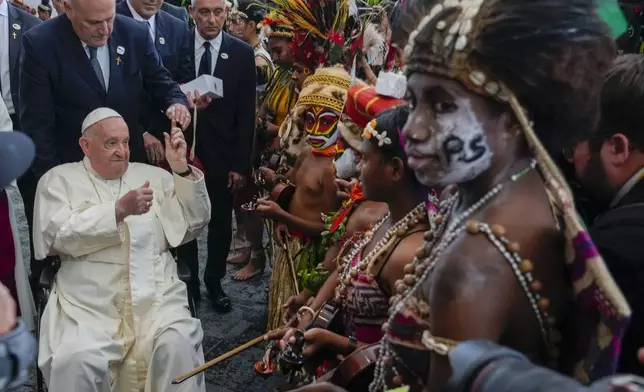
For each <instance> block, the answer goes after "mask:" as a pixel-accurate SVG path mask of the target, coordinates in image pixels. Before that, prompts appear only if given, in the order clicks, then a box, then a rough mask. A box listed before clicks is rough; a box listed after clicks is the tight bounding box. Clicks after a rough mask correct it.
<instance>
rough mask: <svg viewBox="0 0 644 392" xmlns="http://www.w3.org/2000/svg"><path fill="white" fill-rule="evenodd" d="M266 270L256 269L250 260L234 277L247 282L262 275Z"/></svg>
mask: <svg viewBox="0 0 644 392" xmlns="http://www.w3.org/2000/svg"><path fill="white" fill-rule="evenodd" d="M263 272H264V271H262V270H261V269H256V268H255V266H254V265H253V263H252V262H248V264H246V266H245V267H244V268H242V269H241V271H239V272H237V273H236V274H235V276H233V279H234V280H236V281H238V282H245V281H247V280H251V279H254V278H256V277H257V276H260V275H261V274H262V273H263Z"/></svg>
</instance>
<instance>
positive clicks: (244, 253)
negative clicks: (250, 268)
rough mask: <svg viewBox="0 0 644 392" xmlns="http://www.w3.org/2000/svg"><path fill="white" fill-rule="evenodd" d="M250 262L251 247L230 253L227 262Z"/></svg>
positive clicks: (234, 263) (241, 263) (239, 263)
mask: <svg viewBox="0 0 644 392" xmlns="http://www.w3.org/2000/svg"><path fill="white" fill-rule="evenodd" d="M249 262H250V248H245V249H242V250H240V251H239V252H235V253H229V254H228V259H226V263H228V264H233V265H244V264H248V263H249Z"/></svg>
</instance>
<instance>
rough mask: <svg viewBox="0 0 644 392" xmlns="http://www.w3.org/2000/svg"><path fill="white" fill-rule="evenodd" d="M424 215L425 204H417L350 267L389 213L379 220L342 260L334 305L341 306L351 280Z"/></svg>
mask: <svg viewBox="0 0 644 392" xmlns="http://www.w3.org/2000/svg"><path fill="white" fill-rule="evenodd" d="M424 215H425V202H422V203H420V204H418V205H417V206H416V207H414V208H413V209H412V210H411V211H409V212H408V213H407V214H406V215H405V216H404V217H403V218H402V219H400V220H399V221H398V222H396V223H394V224H393V225H392V226H391V227H390V228H389V229H388V230H387V231H386V232H385V234H384V235H383V236H382V238H381V239H380V241H378V243H377V244H376V245H375V246H374V247H373V249H372V250H371V251H370V252H369V253H368V254H367V255H366V256H363V257H362V259H361V260H360V262H359V263H357V264H356V265H355V266H352V265H351V263H352V261H353V259H354V258H355V257H356V256H357V255H358V253H359V252H361V251H362V250H363V249H364V247H365V246H367V244H369V243H370V242H371V240H372V239H373V236H374V235H375V233H376V232H377V231H378V229H379V228H380V227H381V226H382V225H383V224H384V222H385V221H386V219H387V218H388V217H389V216H390V214H389V213H387V215H385V217H384V218H383V219H381V220H380V221H379V222H378V223H377V224H376V226H374V228H373V229H372V230H371V233H370V235H369V236H365V238H363V240H362V241H361V242H360V243H359V244H357V246H355V247H354V248H353V250H352V251H351V252H350V253H349V254H347V256H346V257H344V260H343V261H342V263H341V268H342V272H341V274H340V277H339V281H338V287H337V288H336V296H335V302H336V304H341V303H343V302H344V299H345V296H346V294H347V287H348V286H351V278H356V277H357V276H358V273H359V272H358V271H359V270H360V271H366V270H367V268H369V267H370V266H371V265H372V263H373V262H375V261H376V260H377V259H378V257H379V256H380V255H382V252H383V250H384V249H386V248H387V247H388V245H389V244H390V243H391V241H392V240H393V239H394V238H395V237H403V236H404V235H405V234H406V233H407V231H409V229H410V228H412V227H414V226H416V225H418V224H419V223H420V222H421V219H422V217H423V216H424Z"/></svg>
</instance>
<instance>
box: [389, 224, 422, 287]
mask: <svg viewBox="0 0 644 392" xmlns="http://www.w3.org/2000/svg"><path fill="white" fill-rule="evenodd" d="M423 234H424V231H419V232H417V233H413V234H410V235H408V236H407V237H405V238H404V239H403V240H402V241H400V243H398V245H397V246H396V249H394V251H393V252H392V253H391V255H390V256H389V260H387V262H386V264H385V266H384V267H383V269H382V272H381V275H382V276H383V278H385V279H386V280H387V282H388V283H389V285H390V291H392V292H393V291H394V290H393V288H394V284H395V282H396V281H397V280H398V279H402V278H403V277H404V276H405V272H404V269H405V266H406V265H407V264H409V263H411V262H412V260H413V259H414V257H415V256H416V253H417V252H418V249H419V248H421V247H422V246H423V242H424V239H423Z"/></svg>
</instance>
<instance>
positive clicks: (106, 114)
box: [81, 108, 123, 134]
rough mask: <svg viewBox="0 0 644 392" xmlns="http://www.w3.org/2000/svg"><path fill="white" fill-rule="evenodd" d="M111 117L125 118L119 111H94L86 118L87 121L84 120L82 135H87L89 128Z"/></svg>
mask: <svg viewBox="0 0 644 392" xmlns="http://www.w3.org/2000/svg"><path fill="white" fill-rule="evenodd" d="M111 117H120V118H123V116H121V115H120V114H118V112H117V111H115V110H113V109H110V108H98V109H95V110H92V112H91V113H90V114H88V115H87V117H85V120H83V125H82V126H81V134H85V131H87V128H89V127H91V126H92V125H94V124H96V123H97V122H99V121H102V120H105V119H106V118H111Z"/></svg>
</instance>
